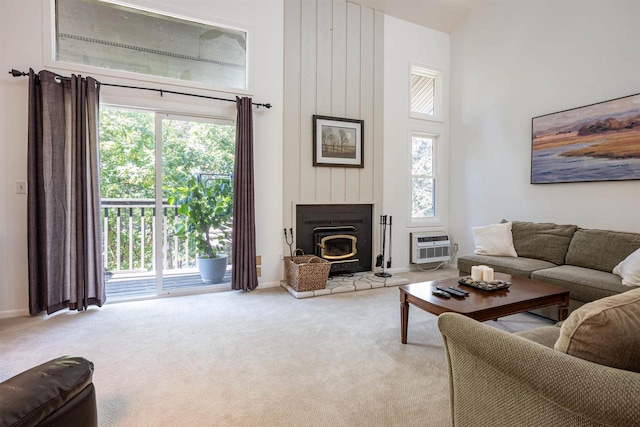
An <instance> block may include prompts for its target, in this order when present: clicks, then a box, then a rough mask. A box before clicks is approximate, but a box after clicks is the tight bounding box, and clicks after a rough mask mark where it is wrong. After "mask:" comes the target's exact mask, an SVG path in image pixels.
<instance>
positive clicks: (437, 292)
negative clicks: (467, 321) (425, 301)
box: [431, 289, 451, 298]
mask: <svg viewBox="0 0 640 427" xmlns="http://www.w3.org/2000/svg"><path fill="white" fill-rule="evenodd" d="M431 293H432V294H433V295H436V296H439V297H442V298H451V295H449V294H448V293H447V292H445V291H441V290H439V289H431Z"/></svg>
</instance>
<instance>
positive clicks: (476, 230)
mask: <svg viewBox="0 0 640 427" xmlns="http://www.w3.org/2000/svg"><path fill="white" fill-rule="evenodd" d="M471 232H472V233H473V241H474V242H475V244H476V250H475V252H474V253H475V254H477V255H495V256H510V257H517V256H518V253H517V252H516V249H515V248H514V247H513V236H512V234H511V223H510V222H504V223H502V224H491V225H486V226H484V227H472V228H471Z"/></svg>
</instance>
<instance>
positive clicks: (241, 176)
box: [231, 97, 258, 291]
mask: <svg viewBox="0 0 640 427" xmlns="http://www.w3.org/2000/svg"><path fill="white" fill-rule="evenodd" d="M236 106H237V108H238V117H237V120H236V158H235V168H234V172H233V174H234V177H233V231H232V232H231V247H232V249H233V255H232V261H231V262H232V269H231V288H232V289H238V290H243V291H252V290H254V289H255V288H257V287H258V274H257V271H256V219H255V218H256V214H255V201H254V189H253V111H252V109H251V98H247V97H244V98H238V97H236Z"/></svg>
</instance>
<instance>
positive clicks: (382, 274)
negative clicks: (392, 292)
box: [375, 215, 391, 277]
mask: <svg viewBox="0 0 640 427" xmlns="http://www.w3.org/2000/svg"><path fill="white" fill-rule="evenodd" d="M386 245H387V216H386V215H383V216H382V263H381V264H382V271H381V272H378V273H375V276H377V277H391V274H389V273H385V271H384V264H385V262H384V251H385V246H386ZM376 267H379V266H378V265H376Z"/></svg>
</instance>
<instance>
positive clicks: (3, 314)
mask: <svg viewBox="0 0 640 427" xmlns="http://www.w3.org/2000/svg"><path fill="white" fill-rule="evenodd" d="M22 316H29V310H27V309H22V310H5V311H0V319H8V318H10V317H22Z"/></svg>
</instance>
